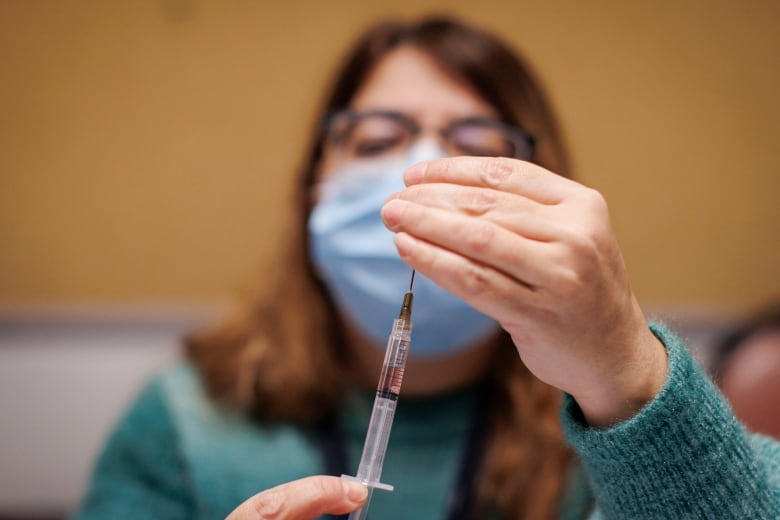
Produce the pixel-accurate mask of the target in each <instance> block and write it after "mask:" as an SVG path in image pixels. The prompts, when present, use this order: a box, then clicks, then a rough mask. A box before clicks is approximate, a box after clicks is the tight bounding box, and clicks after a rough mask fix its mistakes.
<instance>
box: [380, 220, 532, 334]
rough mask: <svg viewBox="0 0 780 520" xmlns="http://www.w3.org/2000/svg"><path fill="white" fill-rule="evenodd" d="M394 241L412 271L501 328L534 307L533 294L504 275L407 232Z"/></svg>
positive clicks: (398, 234) (397, 236) (398, 235)
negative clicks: (492, 320)
mask: <svg viewBox="0 0 780 520" xmlns="http://www.w3.org/2000/svg"><path fill="white" fill-rule="evenodd" d="M394 240H395V245H396V248H397V249H398V254H399V255H400V256H401V258H402V259H403V260H404V261H405V262H406V263H407V264H409V265H410V266H411V267H412V268H414V269H416V270H417V271H419V272H420V273H422V274H424V275H425V276H427V277H428V278H430V279H431V280H432V281H433V282H434V283H436V284H437V285H439V286H440V287H442V288H444V289H445V290H447V291H449V292H451V293H452V294H454V295H456V296H459V297H460V298H462V299H463V300H465V301H466V302H468V303H469V305H471V306H472V307H474V308H475V309H477V310H478V311H480V312H482V313H483V314H486V315H488V316H491V317H492V318H494V319H495V320H496V321H498V322H499V323H500V324H501V325H502V326H506V324H511V323H512V322H513V320H516V319H517V316H518V315H522V314H523V312H525V310H527V309H528V308H533V307H534V306H535V305H536V301H537V300H538V296H537V293H536V291H535V290H534V289H533V288H531V287H529V286H527V285H525V284H523V283H521V282H519V281H518V280H516V279H514V278H511V277H509V276H507V275H506V274H504V273H501V272H499V271H497V270H495V269H492V268H490V267H488V266H485V265H483V264H480V263H478V262H475V261H473V260H470V259H468V258H465V257H463V256H461V255H458V254H457V253H453V252H452V251H448V250H446V249H442V248H440V247H437V246H435V245H433V244H430V243H428V242H425V241H424V240H419V239H416V238H414V237H412V236H410V235H408V234H407V233H397V234H396V235H395V238H394Z"/></svg>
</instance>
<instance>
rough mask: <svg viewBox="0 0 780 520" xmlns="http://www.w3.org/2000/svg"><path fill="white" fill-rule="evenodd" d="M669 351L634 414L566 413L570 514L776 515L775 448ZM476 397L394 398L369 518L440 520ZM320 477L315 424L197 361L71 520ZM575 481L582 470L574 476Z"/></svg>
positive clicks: (189, 514)
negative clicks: (593, 420) (249, 414)
mask: <svg viewBox="0 0 780 520" xmlns="http://www.w3.org/2000/svg"><path fill="white" fill-rule="evenodd" d="M651 328H652V329H653V331H654V332H655V334H656V335H657V336H658V337H659V338H660V339H661V341H662V342H663V343H664V344H665V346H666V347H667V351H668V353H669V376H668V379H667V382H666V385H665V386H664V388H663V390H662V391H661V392H660V394H659V395H658V396H657V397H656V399H655V400H654V401H652V402H651V403H650V404H648V405H647V406H646V407H645V408H644V409H643V410H642V411H641V412H640V413H639V414H638V415H636V416H635V417H633V418H632V419H630V420H629V421H626V422H624V423H622V424H620V425H618V426H616V427H614V428H611V429H606V430H594V429H590V428H588V427H587V426H586V425H585V424H584V422H583V420H582V414H581V413H580V411H579V408H578V407H577V404H576V403H575V402H574V401H573V400H572V399H570V398H567V399H566V401H565V405H564V408H563V410H562V413H561V420H562V423H563V427H564V431H565V433H566V436H567V439H568V441H569V442H570V444H571V445H572V447H573V448H574V450H575V451H576V452H577V454H578V456H579V465H578V466H579V467H581V468H584V475H586V476H583V472H582V471H575V472H573V475H574V476H573V478H572V481H571V482H570V485H569V488H568V492H567V493H566V496H565V497H564V501H563V503H562V513H561V518H563V519H566V520H574V519H585V518H589V519H598V518H609V519H613V518H626V519H635V520H636V519H678V518H680V519H681V518H740V519H741V518H750V519H771V520H777V519H780V444H778V443H776V442H775V441H773V440H771V439H769V438H766V437H761V436H756V435H750V434H747V433H746V432H745V431H744V429H743V428H742V426H740V424H739V423H738V422H737V421H736V420H735V419H734V416H733V414H732V413H731V411H730V409H729V407H728V405H727V404H726V403H725V402H724V400H723V398H722V397H721V396H720V394H719V393H718V392H717V390H716V389H715V388H714V387H713V386H712V385H711V383H710V382H709V380H708V379H707V377H706V376H705V375H704V374H703V373H702V371H701V369H700V368H699V367H698V366H697V365H696V363H695V362H694V361H693V359H692V358H691V357H690V355H689V354H688V352H687V351H686V349H685V347H684V346H683V345H682V344H681V342H680V341H679V340H678V339H677V338H675V337H674V336H673V335H672V334H671V333H669V332H668V331H667V330H665V329H664V328H662V327H657V326H653V327H651ZM372 401H373V396H372V395H369V394H357V393H356V394H352V395H348V396H347V397H346V398H345V404H344V406H343V409H342V414H341V417H340V421H341V425H342V428H343V430H344V433H345V442H346V448H347V456H348V458H349V459H350V461H351V464H352V463H354V465H355V466H356V464H357V462H356V461H357V460H358V459H359V456H360V451H361V449H362V444H363V439H364V436H365V430H366V427H367V425H368V417H369V414H370V410H371V405H372ZM476 405H477V396H476V392H475V391H474V389H463V390H460V391H457V392H453V393H451V394H448V395H444V396H438V397H434V398H425V399H417V398H404V399H402V400H401V401H399V405H398V411H397V415H396V419H395V423H394V426H393V432H392V435H391V439H390V445H389V447H388V453H387V459H386V461H385V468H384V472H383V481H384V482H387V483H390V484H393V485H395V490H394V491H393V492H392V493H385V492H381V491H377V492H376V493H374V498H373V499H372V504H371V518H372V520H382V519H426V520H428V519H438V518H442V516H443V514H444V511H445V510H446V505H447V503H448V501H449V500H450V497H449V493H450V490H451V489H452V488H453V484H454V480H455V474H456V473H457V468H458V466H459V462H460V461H459V457H460V455H461V453H462V452H463V447H464V444H465V443H466V439H467V437H468V434H469V423H470V420H471V417H472V416H473V411H474V407H475V406H476ZM323 471H324V465H323V460H322V454H321V452H320V450H319V449H318V444H317V441H316V439H315V436H314V434H313V432H310V431H307V430H304V429H301V428H297V427H294V426H289V425H275V426H259V425H257V424H254V423H252V422H250V421H248V420H246V419H245V418H243V417H241V416H239V415H237V414H233V413H231V412H229V411H226V410H224V409H221V408H218V407H216V406H215V405H214V404H213V403H212V402H211V401H210V400H209V399H208V398H207V397H206V395H205V394H204V391H203V388H202V386H201V384H200V381H199V379H198V377H197V375H196V374H195V372H194V371H193V370H192V368H190V367H188V366H186V365H182V366H179V367H177V368H175V369H174V370H172V371H169V372H167V373H165V374H163V375H162V376H160V377H158V378H156V379H155V380H153V381H152V382H151V383H150V384H149V385H148V386H147V387H146V388H145V389H144V391H143V392H142V393H141V395H140V396H139V398H138V399H137V401H136V402H135V404H134V405H133V406H132V407H131V408H130V410H129V411H128V413H127V414H126V416H125V417H124V419H123V420H122V421H121V422H120V424H119V425H118V427H117V429H116V430H115V432H114V433H113V435H112V436H111V438H110V440H109V442H108V444H107V446H106V448H105V451H104V452H103V454H102V456H101V457H100V459H99V461H98V463H97V466H96V468H95V473H94V475H93V479H92V483H91V486H90V489H89V492H88V494H87V496H86V497H85V499H84V501H83V503H82V507H81V509H80V511H79V512H78V513H77V515H76V518H77V519H81V520H91V519H115V520H123V519H131V518H133V519H135V518H161V519H168V518H170V519H179V518H181V519H185V518H186V519H198V518H202V519H212V518H224V517H225V516H226V515H227V514H228V513H230V511H231V510H232V509H233V508H235V507H236V506H237V505H238V504H239V503H241V502H242V501H244V500H245V499H246V498H248V497H250V496H252V495H253V494H255V493H257V492H259V491H261V490H263V489H267V488H269V487H272V486H275V485H277V484H280V483H283V482H287V481H290V480H293V479H297V478H301V477H303V476H308V475H314V474H320V473H323ZM578 475H579V476H578Z"/></svg>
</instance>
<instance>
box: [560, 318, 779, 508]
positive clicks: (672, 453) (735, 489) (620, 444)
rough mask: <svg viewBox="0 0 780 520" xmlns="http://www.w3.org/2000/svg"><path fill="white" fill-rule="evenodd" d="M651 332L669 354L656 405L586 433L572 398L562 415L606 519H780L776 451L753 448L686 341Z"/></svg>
mask: <svg viewBox="0 0 780 520" xmlns="http://www.w3.org/2000/svg"><path fill="white" fill-rule="evenodd" d="M653 329H654V332H655V333H656V335H657V336H658V337H659V339H660V340H661V341H662V342H663V343H664V345H665V346H666V348H667V350H668V354H669V374H668V379H667V381H666V384H665V385H664V387H663V388H662V390H661V392H660V393H659V394H658V396H657V397H656V398H655V399H654V400H653V401H651V402H650V403H649V404H648V405H647V406H646V407H644V408H643V409H642V410H641V411H640V412H639V413H638V414H637V415H636V416H635V417H633V418H632V419H630V420H628V421H626V422H623V423H621V424H619V425H617V426H615V427H613V428H610V429H606V430H597V429H592V428H589V427H587V426H586V425H585V423H584V421H583V420H582V412H581V411H580V410H579V407H578V406H577V404H576V402H574V400H573V399H571V398H567V402H566V405H565V407H564V410H563V417H562V419H563V424H564V429H565V431H566V435H567V438H568V440H569V442H570V443H571V444H572V446H573V447H574V448H575V450H576V451H577V452H578V453H579V455H580V458H581V459H582V461H583V464H584V465H585V467H586V469H587V472H588V474H589V478H590V481H591V484H592V486H593V491H594V494H595V496H596V500H597V503H598V507H599V509H600V510H601V512H603V514H604V516H605V517H607V518H632V519H639V518H681V517H696V518H779V517H780V506H778V502H779V501H780V499H779V497H780V491H778V484H779V483H778V482H777V480H778V479H777V477H776V476H775V475H773V472H774V471H776V464H777V460H776V459H771V458H767V457H771V456H772V454H771V453H770V452H771V451H772V450H763V451H762V452H761V453H759V451H758V450H756V449H755V447H754V445H753V444H751V442H750V436H749V435H748V434H747V433H746V432H745V430H744V429H743V428H742V426H741V425H740V424H739V423H738V422H737V420H736V419H735V418H734V416H733V414H732V412H731V410H730V408H729V407H728V405H727V404H726V403H725V401H724V400H723V398H722V397H721V396H720V394H719V393H718V392H717V390H716V389H715V388H714V387H713V385H712V384H711V383H710V381H709V380H708V379H707V377H706V376H705V375H704V374H703V372H702V371H701V369H700V368H699V367H698V365H696V363H695V362H694V360H693V359H692V358H691V357H690V355H689V354H688V353H687V351H686V350H685V347H684V346H683V345H682V343H681V342H680V340H679V339H677V338H676V337H674V336H673V335H672V334H671V333H669V332H668V331H666V330H665V329H663V328H662V327H654V328H653ZM774 456H775V457H777V456H780V449H778V450H775V451H774ZM773 468H774V469H773Z"/></svg>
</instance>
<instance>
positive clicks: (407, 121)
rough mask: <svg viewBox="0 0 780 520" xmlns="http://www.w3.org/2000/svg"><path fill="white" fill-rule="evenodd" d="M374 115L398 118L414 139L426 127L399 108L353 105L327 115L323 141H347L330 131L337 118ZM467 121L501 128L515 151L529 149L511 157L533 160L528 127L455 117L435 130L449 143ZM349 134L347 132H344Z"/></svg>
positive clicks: (397, 120) (496, 121)
mask: <svg viewBox="0 0 780 520" xmlns="http://www.w3.org/2000/svg"><path fill="white" fill-rule="evenodd" d="M371 116H383V117H387V118H389V119H393V120H395V121H396V122H398V123H399V124H400V125H401V126H402V127H404V128H405V129H406V130H407V131H409V135H410V136H411V137H412V138H413V139H416V138H417V136H419V135H420V133H422V132H423V131H424V130H425V127H423V126H422V125H420V124H419V123H418V122H417V121H415V120H414V118H412V117H410V116H408V115H407V114H404V113H403V112H400V111H397V110H384V109H376V110H366V111H358V110H354V109H351V108H345V109H341V110H335V111H332V112H330V113H329V114H328V115H327V116H326V117H325V118H324V120H323V123H322V132H323V136H324V141H325V142H327V141H328V140H330V141H331V142H332V143H334V144H336V145H338V144H340V143H342V142H343V141H344V137H343V136H342V137H339V138H334V137H333V136H332V133H333V132H332V131H331V127H332V125H333V122H334V121H335V120H337V119H339V118H343V117H350V118H352V121H353V122H352V123H351V126H352V127H354V126H355V124H356V122H357V121H358V120H360V119H363V118H365V117H371ZM464 124H466V125H468V124H473V125H475V126H485V127H492V128H496V129H499V130H500V131H501V132H502V134H503V135H504V136H505V137H506V138H507V142H509V143H510V144H511V145H512V147H513V149H514V150H518V149H522V147H525V148H526V149H527V150H528V155H527V157H524V156H520V155H519V154H518V153H517V152H515V154H514V155H512V156H511V158H514V159H521V160H524V161H531V160H533V158H534V155H535V154H536V139H535V138H534V136H533V135H531V134H529V133H527V132H526V131H525V130H523V129H522V128H520V127H518V126H515V125H512V124H510V123H506V122H504V121H501V120H500V119H495V118H491V117H483V116H469V117H464V118H460V119H455V120H453V121H450V122H449V123H448V124H447V125H446V126H444V127H443V128H438V129H436V133H437V134H438V135H439V136H440V137H441V138H442V139H443V140H444V141H446V142H450V141H449V138H448V136H449V135H450V134H451V133H452V132H454V131H455V130H456V129H457V128H458V127H460V126H463V125H464ZM346 133H347V132H343V134H346Z"/></svg>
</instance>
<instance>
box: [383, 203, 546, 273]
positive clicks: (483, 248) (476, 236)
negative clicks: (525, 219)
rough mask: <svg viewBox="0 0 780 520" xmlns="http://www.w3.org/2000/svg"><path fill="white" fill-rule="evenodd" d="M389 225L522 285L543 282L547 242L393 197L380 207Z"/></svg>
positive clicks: (474, 219) (482, 221)
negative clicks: (504, 274)
mask: <svg viewBox="0 0 780 520" xmlns="http://www.w3.org/2000/svg"><path fill="white" fill-rule="evenodd" d="M382 217H383V218H384V220H385V223H386V224H387V226H388V228H389V229H390V230H391V231H395V232H406V233H408V234H410V235H412V236H413V237H415V238H420V239H422V240H424V241H426V242H428V243H431V244H433V245H435V246H438V247H440V248H444V249H447V250H449V251H452V252H455V253H457V254H459V255H462V256H465V257H468V258H470V259H472V260H474V261H476V262H478V263H481V264H484V265H487V266H488V267H491V268H494V269H496V270H498V271H501V272H503V273H506V274H507V275H508V276H510V277H512V278H515V279H516V280H517V281H519V282H521V283H522V284H524V285H527V286H531V287H535V286H538V285H540V284H542V283H543V281H544V278H545V273H546V272H547V270H549V265H548V264H549V262H546V261H545V260H544V259H545V258H546V257H547V256H548V255H549V250H551V246H549V245H548V244H547V243H545V242H539V241H536V240H531V239H529V238H526V237H523V236H521V235H518V234H516V233H513V232H511V231H508V230H506V229H504V228H503V227H501V226H498V225H496V224H494V223H492V222H490V221H488V220H486V219H482V218H476V217H470V216H465V215H462V214H459V213H453V212H451V211H447V210H441V209H438V208H430V207H425V206H421V205H419V204H415V203H413V202H407V201H404V200H400V199H396V200H391V201H390V202H388V203H387V204H386V205H385V206H384V207H383V208H382Z"/></svg>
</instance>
